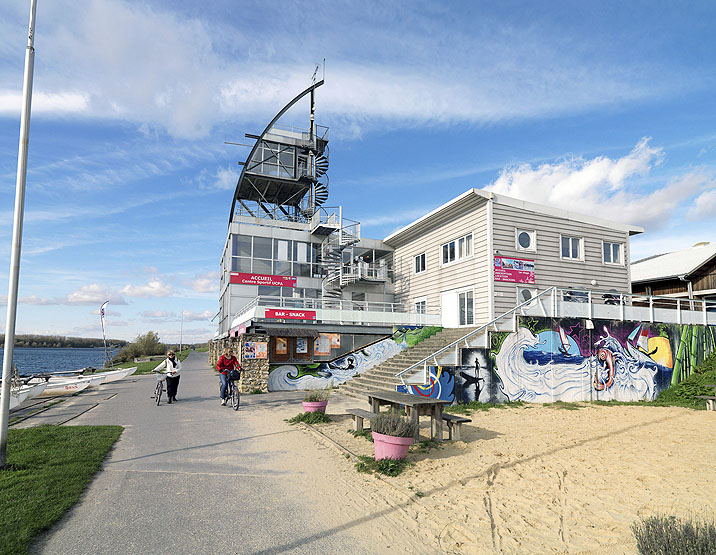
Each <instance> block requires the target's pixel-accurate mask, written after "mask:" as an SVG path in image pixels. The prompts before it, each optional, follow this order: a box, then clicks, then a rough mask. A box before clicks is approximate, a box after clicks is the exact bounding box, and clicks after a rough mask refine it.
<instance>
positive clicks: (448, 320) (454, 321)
mask: <svg viewBox="0 0 716 555" xmlns="http://www.w3.org/2000/svg"><path fill="white" fill-rule="evenodd" d="M457 293H458V292H457V291H443V292H442V293H441V294H440V307H441V312H442V324H443V327H444V328H457V327H458V326H459V325H460V313H459V307H458V302H457Z"/></svg>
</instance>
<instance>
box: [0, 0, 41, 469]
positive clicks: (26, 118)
mask: <svg viewBox="0 0 716 555" xmlns="http://www.w3.org/2000/svg"><path fill="white" fill-rule="evenodd" d="M35 12H36V0H30V28H29V32H28V36H27V48H26V49H25V78H24V81H23V86H22V98H23V109H22V114H21V116H20V146H19V149H18V154H17V181H16V183H15V217H14V220H13V226H12V252H11V255H10V282H9V285H8V294H7V320H6V322H5V351H4V353H3V363H2V393H1V394H0V468H3V467H4V466H5V458H6V454H7V426H8V421H9V419H10V372H11V369H12V363H13V357H14V355H15V320H16V315H17V284H18V280H19V277H20V251H21V247H22V220H23V216H24V212H25V182H26V178H27V148H28V145H29V142H30V108H31V105H32V78H33V73H34V70H35V46H34V42H35Z"/></svg>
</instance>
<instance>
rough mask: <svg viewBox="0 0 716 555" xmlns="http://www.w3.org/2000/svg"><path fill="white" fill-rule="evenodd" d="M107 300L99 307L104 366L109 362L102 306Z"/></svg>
mask: <svg viewBox="0 0 716 555" xmlns="http://www.w3.org/2000/svg"><path fill="white" fill-rule="evenodd" d="M108 303H109V301H104V302H103V303H102V306H101V307H100V309H99V319H100V321H101V322H102V340H103V341H104V367H105V368H107V364H108V363H109V357H108V356H107V336H106V335H105V333H104V307H105V306H107V304H108Z"/></svg>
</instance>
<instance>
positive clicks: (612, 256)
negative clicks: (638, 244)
mask: <svg viewBox="0 0 716 555" xmlns="http://www.w3.org/2000/svg"><path fill="white" fill-rule="evenodd" d="M602 251H603V256H604V263H605V264H617V265H619V266H622V265H623V264H624V256H623V255H622V253H623V252H624V249H623V243H610V242H608V241H603V242H602Z"/></svg>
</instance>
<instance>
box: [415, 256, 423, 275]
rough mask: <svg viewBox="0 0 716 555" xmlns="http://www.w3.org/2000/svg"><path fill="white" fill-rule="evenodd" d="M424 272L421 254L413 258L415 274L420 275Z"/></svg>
mask: <svg viewBox="0 0 716 555" xmlns="http://www.w3.org/2000/svg"><path fill="white" fill-rule="evenodd" d="M424 271H425V253H421V254H419V255H418V256H416V257H415V273H416V274H420V273H422V272H424Z"/></svg>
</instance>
